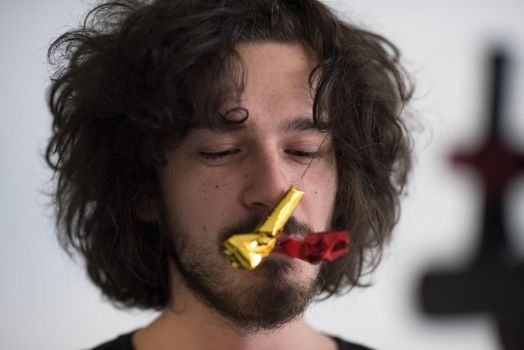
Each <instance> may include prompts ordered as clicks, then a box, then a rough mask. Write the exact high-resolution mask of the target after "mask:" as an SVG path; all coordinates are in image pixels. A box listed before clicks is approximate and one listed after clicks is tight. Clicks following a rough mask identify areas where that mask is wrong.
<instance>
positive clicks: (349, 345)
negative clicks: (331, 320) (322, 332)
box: [331, 336, 373, 350]
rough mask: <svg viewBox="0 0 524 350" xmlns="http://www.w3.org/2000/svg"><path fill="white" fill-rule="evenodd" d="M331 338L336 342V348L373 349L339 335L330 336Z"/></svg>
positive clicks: (345, 349)
mask: <svg viewBox="0 0 524 350" xmlns="http://www.w3.org/2000/svg"><path fill="white" fill-rule="evenodd" d="M331 338H332V339H333V340H334V341H335V343H337V347H338V350H373V349H371V348H368V347H366V346H364V345H360V344H355V343H350V342H348V341H345V340H344V339H341V338H339V337H335V336H331Z"/></svg>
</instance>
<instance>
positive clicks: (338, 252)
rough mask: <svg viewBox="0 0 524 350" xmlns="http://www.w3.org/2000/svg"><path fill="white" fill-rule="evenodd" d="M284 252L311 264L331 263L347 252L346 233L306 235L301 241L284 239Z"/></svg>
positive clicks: (347, 240)
mask: <svg viewBox="0 0 524 350" xmlns="http://www.w3.org/2000/svg"><path fill="white" fill-rule="evenodd" d="M282 249H283V250H284V252H285V253H286V254H287V255H289V256H291V257H293V258H297V259H301V260H305V261H307V262H310V263H312V264H317V263H320V262H321V261H333V260H336V259H338V258H339V257H341V256H342V255H344V254H346V253H347V252H348V250H349V234H348V232H347V231H329V232H314V233H308V234H307V235H306V236H305V237H304V239H303V240H297V239H286V240H284V241H283V242H282Z"/></svg>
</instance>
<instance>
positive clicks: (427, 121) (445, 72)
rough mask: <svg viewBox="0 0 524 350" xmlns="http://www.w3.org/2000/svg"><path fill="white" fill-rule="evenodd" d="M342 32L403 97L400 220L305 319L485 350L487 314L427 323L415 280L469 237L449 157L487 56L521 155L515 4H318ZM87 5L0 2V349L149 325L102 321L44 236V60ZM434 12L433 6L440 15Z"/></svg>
mask: <svg viewBox="0 0 524 350" xmlns="http://www.w3.org/2000/svg"><path fill="white" fill-rule="evenodd" d="M325 2H326V3H327V4H328V5H330V6H332V7H333V8H334V9H335V10H336V11H337V12H338V13H339V14H340V15H341V16H342V17H344V18H345V19H346V20H347V21H350V22H354V23H356V24H359V25H363V26H365V27H366V28H368V29H370V30H372V31H375V32H378V33H380V34H383V35H384V36H386V37H387V38H389V39H390V40H391V41H392V42H393V43H395V44H396V45H397V46H398V47H399V48H400V49H401V51H402V54H403V60H404V63H405V65H406V67H407V68H408V70H409V71H410V72H411V74H412V76H413V78H414V80H415V83H416V86H417V90H416V95H415V98H414V101H413V104H412V107H411V110H410V111H411V112H413V113H415V114H416V115H417V118H416V120H414V122H413V125H414V127H415V130H416V132H415V139H416V164H415V171H414V173H413V176H412V179H411V183H410V185H409V187H408V195H407V196H406V198H404V200H403V211H402V218H401V221H400V223H399V225H398V227H397V228H396V231H395V236H394V240H393V242H392V244H391V246H390V247H389V249H388V250H387V251H386V254H385V256H384V259H383V262H382V265H381V267H380V268H379V269H378V270H377V271H376V272H375V273H374V274H373V275H372V276H371V281H372V282H373V286H372V287H370V288H368V289H365V290H353V291H352V292H351V293H350V294H348V295H345V296H342V297H340V298H338V299H333V300H329V301H325V302H321V303H318V304H316V305H314V307H313V308H312V309H311V310H309V311H308V314H307V318H308V319H309V321H310V323H312V324H313V325H314V326H316V327H317V328H319V329H321V330H323V331H325V332H327V333H331V334H338V335H340V336H343V337H345V338H348V339H351V340H354V341H357V342H361V343H364V344H366V345H368V346H371V347H375V348H377V349H384V350H386V349H389V350H400V349H403V350H406V349H407V350H417V349H425V350H441V349H446V350H459V349H460V350H462V349H475V350H499V349H502V347H501V345H500V341H499V339H498V335H497V331H496V328H495V323H494V321H493V320H492V319H491V318H490V316H489V315H488V314H482V313H479V314H471V315H462V316H460V315H457V316H453V317H451V316H450V317H443V318H432V317H428V316H427V315H426V314H424V313H423V311H422V308H421V302H420V298H419V289H420V280H421V278H422V276H423V275H424V274H425V273H427V272H428V270H430V269H434V268H441V269H450V270H453V269H460V267H461V266H464V265H466V264H468V263H469V262H470V259H471V258H472V255H473V254H474V251H475V249H476V244H478V240H479V239H480V229H481V215H482V198H483V197H482V188H481V184H480V181H479V179H478V178H476V177H475V174H474V172H473V171H471V170H468V169H465V168H457V167H453V166H452V165H451V162H450V160H449V159H450V156H451V155H452V154H453V153H455V152H456V151H458V150H462V151H468V150H473V149H475V148H476V147H477V146H479V144H480V143H481V141H482V140H483V138H484V133H485V132H486V128H487V118H488V114H489V113H488V100H489V98H488V91H489V88H488V86H487V85H488V83H489V72H488V61H487V60H488V55H489V53H490V50H492V49H493V48H494V47H497V48H504V49H505V50H506V52H508V54H509V55H510V56H511V61H512V62H511V67H510V72H509V77H508V78H509V79H507V81H506V83H507V84H506V85H507V86H506V88H507V92H508V94H507V95H506V101H505V102H506V103H505V114H506V116H505V117H506V118H505V124H504V126H503V132H504V137H505V138H506V140H508V142H509V143H511V144H512V145H513V146H514V148H515V149H517V150H520V152H521V153H522V152H524V98H522V96H523V95H524V23H523V22H524V17H523V15H524V2H522V1H521V0H497V1H495V0H456V1H453V2H442V1H436V0H426V1H416V0H396V1H389V0H365V1H364V0H338V1H336V0H331V1H327V0H326V1H325ZM91 3H92V2H88V1H70V0H46V1H30V0H18V1H16V2H15V1H7V0H1V2H0V33H1V34H0V47H1V54H0V101H1V103H0V116H1V121H0V164H1V166H0V310H1V313H0V348H2V349H14V350H17V349H35V348H44V349H58V350H59V349H80V348H89V347H92V346H94V345H96V344H98V343H100V342H102V341H105V340H108V339H110V338H113V337H115V336H116V335H117V334H120V333H123V332H127V331H130V330H132V329H135V328H137V327H139V326H141V325H144V324H145V323H147V322H148V321H149V320H150V319H152V318H153V317H155V314H154V313H152V312H139V311H133V310H131V311H129V310H128V311H126V310H116V309H115V308H114V307H113V306H111V305H110V304H109V303H108V302H107V301H105V300H104V299H103V297H101V295H100V293H99V292H98V290H97V289H95V288H94V287H93V286H92V285H91V284H90V282H89V281H88V280H87V278H86V275H85V273H84V271H83V268H82V263H81V261H72V260H71V259H69V258H68V257H67V256H66V254H65V253H63V252H62V251H61V250H60V248H59V247H58V244H57V243H56V240H55V237H54V223H53V210H52V209H51V208H49V205H48V204H49V199H48V197H46V195H45V193H46V191H49V190H50V189H51V183H50V182H49V180H50V175H51V174H50V172H49V171H48V170H47V168H46V166H45V164H44V161H43V157H42V154H43V151H44V147H45V144H46V139H47V137H48V135H49V127H50V116H49V113H48V111H47V107H46V104H45V100H44V98H45V97H44V96H45V89H46V86H47V79H48V76H49V68H48V66H47V62H46V50H47V47H48V46H49V43H50V42H51V41H52V40H53V39H54V38H55V37H57V36H58V35H59V34H61V33H62V32H64V31H66V30H68V29H70V28H71V27H72V26H74V25H75V24H77V23H79V22H80V21H81V19H82V18H83V15H84V14H85V12H86V10H87V9H88V8H89V7H90V4H91ZM444 4H446V5H444ZM509 193H510V196H509V197H508V203H509V205H510V207H509V213H508V214H509V215H508V225H509V231H510V232H509V233H511V235H510V236H509V239H510V241H509V242H510V245H511V247H512V249H513V251H514V252H515V254H516V255H517V256H518V257H520V259H524V177H521V178H520V179H517V181H515V182H513V184H512V186H511V188H510V190H509Z"/></svg>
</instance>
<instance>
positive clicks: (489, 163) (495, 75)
mask: <svg viewBox="0 0 524 350" xmlns="http://www.w3.org/2000/svg"><path fill="white" fill-rule="evenodd" d="M507 62H508V59H507V57H506V56H505V55H504V53H503V52H501V51H497V52H495V54H494V55H493V57H492V59H491V66H492V67H491V74H492V76H491V79H492V81H491V85H490V87H491V89H492V90H491V101H490V103H491V105H490V126H489V131H488V135H487V139H486V141H485V142H484V143H483V145H482V146H481V147H480V148H479V149H478V150H477V151H476V152H473V153H469V154H465V153H458V154H456V155H455V156H454V157H453V161H454V162H455V163H457V164H460V165H465V166H469V167H471V168H473V169H474V170H475V171H476V173H477V174H478V176H480V178H481V180H482V183H483V187H484V215H483V216H484V217H483V223H482V229H481V236H480V241H479V245H478V248H477V251H476V254H475V256H473V259H472V262H471V263H470V264H469V266H466V267H465V268H463V269H460V270H458V271H431V272H429V273H428V274H426V275H425V276H424V277H423V279H422V285H421V298H422V305H423V308H424V311H425V312H426V313H428V314H429V315H432V316H444V315H447V316H451V315H454V314H455V315H456V314H471V313H489V314H490V315H491V316H492V317H493V318H494V320H495V321H496V324H497V327H498V332H499V336H500V340H501V343H502V345H503V347H504V349H506V350H524V261H522V260H521V261H515V260H516V259H515V257H514V256H513V255H512V254H511V246H510V242H509V239H508V237H509V235H508V227H507V225H506V213H507V211H506V205H507V201H506V195H507V194H508V190H509V188H510V187H509V185H510V183H511V182H512V181H513V180H515V179H516V178H517V177H518V176H521V175H523V174H524V172H523V170H524V155H523V154H522V153H519V152H517V151H516V150H514V149H512V148H511V147H510V146H509V145H508V144H507V143H506V142H505V141H504V138H503V132H502V128H501V126H502V122H503V117H504V111H503V107H504V106H503V98H504V96H505V95H506V94H505V90H504V88H505V87H506V85H505V84H504V83H505V82H504V77H505V76H507V72H506V71H507V70H508V65H507Z"/></svg>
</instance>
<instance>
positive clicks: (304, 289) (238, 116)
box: [47, 0, 410, 350]
mask: <svg viewBox="0 0 524 350" xmlns="http://www.w3.org/2000/svg"><path fill="white" fill-rule="evenodd" d="M50 58H51V60H52V62H54V63H55V64H56V65H57V66H58V68H57V70H56V74H55V76H54V77H53V80H52V85H51V88H50V97H49V104H50V107H51V111H52V114H53V117H54V122H53V134H52V137H51V140H50V143H49V146H48V149H47V160H48V163H49V164H50V166H51V167H52V168H53V169H54V171H55V173H56V176H57V188H56V197H55V199H56V204H57V213H58V216H57V222H58V225H59V229H60V230H59V232H60V236H59V237H60V240H61V242H62V244H63V245H64V246H65V247H66V248H73V249H74V250H77V251H78V252H80V254H81V255H82V256H83V257H84V258H85V260H86V265H87V270H88V273H89V277H90V278H91V280H92V281H93V282H94V283H95V284H96V285H97V286H99V287H100V288H101V290H102V292H103V293H104V294H105V295H106V296H107V297H109V298H110V299H111V300H113V301H114V302H115V303H118V304H120V305H124V306H128V307H141V308H155V309H160V310H161V314H160V316H159V317H158V319H157V320H155V321H154V322H153V323H152V324H150V325H148V326H146V327H144V328H142V329H140V330H137V331H135V332H133V333H130V334H126V335H123V336H120V337H119V338H117V339H116V340H114V341H111V342H109V343H106V344H105V345H102V346H100V347H98V348H97V349H127V350H131V349H136V350H148V349H155V350H163V349H275V350H276V349H362V348H363V347H360V346H358V345H354V344H350V343H347V342H344V341H342V340H340V339H338V338H335V337H330V336H327V335H324V334H321V333H319V332H317V331H315V330H314V329H312V328H310V327H309V326H308V325H307V324H305V323H304V319H303V313H304V311H305V310H306V308H307V306H308V305H309V303H310V302H311V301H312V300H313V299H314V298H315V297H316V296H318V295H321V294H322V295H327V296H329V295H333V294H339V293H341V292H343V291H345V290H347V289H348V288H351V287H353V286H358V285H360V284H361V283H360V277H361V276H362V274H363V273H365V272H366V271H369V270H371V269H373V268H374V267H375V266H376V264H377V262H378V260H379V258H380V254H381V250H382V245H383V244H384V242H386V241H387V239H388V237H389V236H390V233H391V230H392V228H393V226H394V224H395V222H396V220H397V218H398V196H399V194H400V193H401V191H402V188H403V186H404V183H405V180H406V174H407V172H408V168H409V165H410V142H409V137H408V135H407V133H406V130H405V125H404V121H403V120H402V119H401V113H400V112H401V111H402V108H403V106H404V104H405V103H406V102H407V101H408V100H409V97H410V89H409V87H408V86H407V84H406V81H405V78H404V76H403V74H402V71H401V69H400V67H399V66H398V63H397V58H398V53H397V51H396V49H395V48H394V47H393V46H392V45H391V44H390V43H388V42H387V41H386V40H385V39H383V38H382V37H380V36H377V35H375V34H371V33H369V32H366V31H364V30H362V29H359V28H356V27H354V26H351V25H349V24H346V23H344V22H342V21H341V20H339V19H337V18H336V17H335V16H334V15H333V14H332V13H331V12H330V11H329V10H328V9H327V8H326V7H325V6H324V5H322V4H321V3H319V2H317V1H316V0H303V1H283V0H282V1H277V0H274V1H272V0H250V1H244V0H187V1H183V0H154V1H138V0H137V1H118V2H110V3H107V4H103V5H100V6H98V7H97V8H96V9H94V10H93V11H92V12H91V13H90V14H89V15H88V17H87V19H86V21H85V23H84V26H82V27H81V28H79V29H77V30H74V31H71V32H68V33H66V34H64V35H63V36H61V37H60V38H59V39H57V40H56V41H55V42H54V43H53V45H52V46H51V48H50ZM290 186H296V187H298V188H299V189H300V190H302V191H304V193H305V194H304V196H303V199H302V200H301V202H300V203H299V204H298V206H297V207H296V209H295V210H294V212H293V214H292V217H291V219H290V220H289V221H288V222H287V224H286V226H285V228H284V230H283V233H282V235H283V236H293V237H297V236H301V235H302V234H304V233H306V232H319V231H327V230H348V232H349V235H350V241H351V242H350V247H349V252H348V253H347V254H345V255H344V256H342V257H341V258H339V259H337V260H335V261H332V262H323V263H321V264H310V263H308V262H305V261H302V260H298V259H293V258H291V257H289V256H287V255H285V254H283V252H282V250H281V249H278V248H277V249H275V250H274V251H273V252H272V253H271V254H270V255H269V256H268V257H267V258H266V259H264V261H263V262H262V263H261V264H260V266H258V267H256V268H255V269H253V270H243V269H237V268H235V267H233V266H232V265H231V262H230V260H229V259H228V257H227V256H226V255H225V254H224V252H223V242H224V240H226V239H227V238H228V237H231V236H232V235H234V234H238V233H246V232H252V231H253V229H254V228H255V227H256V226H257V225H258V224H259V223H260V222H261V221H262V220H264V218H265V217H266V216H267V215H268V213H269V212H270V211H271V210H272V208H273V207H274V206H275V205H276V204H277V203H278V202H279V201H280V199H281V198H282V196H283V195H284V193H285V192H286V191H287V190H288V189H289V188H290Z"/></svg>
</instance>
